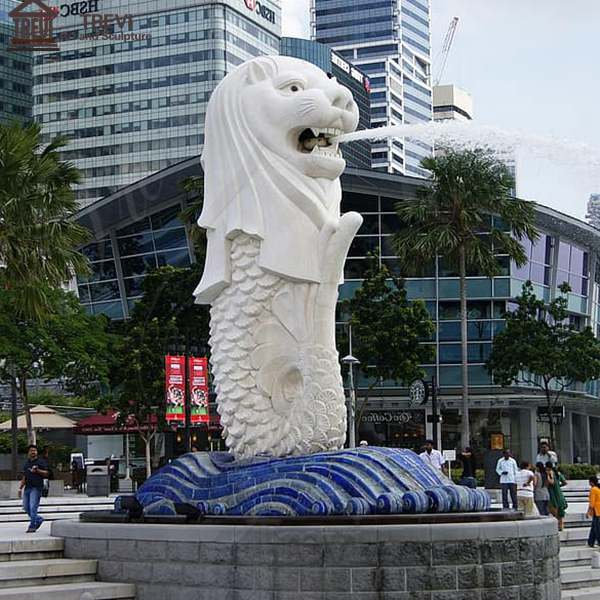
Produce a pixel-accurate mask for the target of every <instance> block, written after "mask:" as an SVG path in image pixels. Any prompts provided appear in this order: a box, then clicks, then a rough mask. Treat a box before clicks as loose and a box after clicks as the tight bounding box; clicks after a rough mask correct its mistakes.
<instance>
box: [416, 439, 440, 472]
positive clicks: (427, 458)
mask: <svg viewBox="0 0 600 600" xmlns="http://www.w3.org/2000/svg"><path fill="white" fill-rule="evenodd" d="M419 456H420V457H421V460H422V461H423V462H424V463H426V464H428V465H429V466H430V467H433V468H434V469H435V470H436V471H444V472H445V465H446V459H445V458H444V455H443V454H442V453H441V452H440V451H439V450H436V449H435V448H434V447H433V440H427V441H426V442H425V452H421V454H419Z"/></svg>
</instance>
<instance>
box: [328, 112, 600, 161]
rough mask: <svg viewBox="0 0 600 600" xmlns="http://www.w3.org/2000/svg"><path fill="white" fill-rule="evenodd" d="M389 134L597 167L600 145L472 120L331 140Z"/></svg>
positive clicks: (366, 131) (394, 128) (370, 131)
mask: <svg viewBox="0 0 600 600" xmlns="http://www.w3.org/2000/svg"><path fill="white" fill-rule="evenodd" d="M391 137H399V138H412V139H418V140H420V141H422V142H425V143H427V144H431V145H432V146H434V145H435V146H436V147H451V148H454V149H458V150H474V149H475V148H485V149H487V150H489V151H491V152H493V153H494V154H496V155H497V156H498V157H499V158H514V157H515V155H516V153H517V152H523V151H524V152H526V153H527V156H533V157H536V158H542V159H546V160H550V161H552V162H558V163H561V164H563V165H572V166H576V167H592V168H600V149H599V148H595V147H593V146H590V145H589V144H584V143H579V142H574V141H572V140H565V139H560V138H556V137H552V136H540V135H532V134H527V133H523V132H520V131H509V130H504V129H500V128H497V127H491V126H487V125H479V124H476V123H473V122H465V123H459V122H453V121H449V122H442V123H436V122H429V123H421V124H412V125H391V126H387V127H376V128H373V129H363V130H360V131H355V132H354V133H346V134H344V135H340V136H338V137H336V138H332V139H331V142H338V143H347V142H353V141H356V140H383V139H387V138H391Z"/></svg>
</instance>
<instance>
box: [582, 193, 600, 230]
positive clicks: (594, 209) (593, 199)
mask: <svg viewBox="0 0 600 600" xmlns="http://www.w3.org/2000/svg"><path fill="white" fill-rule="evenodd" d="M585 218H586V219H587V222H588V223H589V224H590V225H592V227H596V228H597V229H600V194H590V199H589V200H588V203H587V214H586V215H585Z"/></svg>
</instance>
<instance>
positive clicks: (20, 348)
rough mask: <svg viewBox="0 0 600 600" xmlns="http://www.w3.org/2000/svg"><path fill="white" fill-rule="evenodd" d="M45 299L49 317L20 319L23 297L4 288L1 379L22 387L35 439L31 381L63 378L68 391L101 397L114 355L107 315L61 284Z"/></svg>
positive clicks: (0, 309)
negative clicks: (95, 312) (88, 310)
mask: <svg viewBox="0 0 600 600" xmlns="http://www.w3.org/2000/svg"><path fill="white" fill-rule="evenodd" d="M44 298H45V303H46V306H47V307H48V309H49V312H48V314H47V315H46V316H45V318H44V320H42V321H39V320H37V319H35V318H33V319H26V318H24V317H19V318H17V319H15V314H18V311H17V309H16V307H15V303H16V302H18V298H17V297H16V294H14V293H13V291H12V290H7V289H2V288H1V287H0V357H1V358H2V362H0V380H2V381H4V382H7V383H10V384H11V385H13V386H16V387H17V389H18V393H19V395H20V398H21V401H22V403H23V407H24V409H25V416H26V420H27V434H28V438H29V441H30V443H35V431H34V430H33V427H32V422H31V414H30V412H29V408H30V398H29V388H28V382H29V381H30V380H31V379H34V378H37V379H43V380H46V381H49V380H51V379H60V380H62V382H63V385H64V386H65V389H66V390H67V391H69V392H72V393H74V394H77V395H79V396H82V397H85V398H91V397H96V396H97V395H98V393H99V385H100V384H101V383H103V382H106V381H107V380H108V372H109V363H110V361H111V359H112V357H111V355H110V353H109V336H108V334H107V333H106V319H105V318H104V317H93V316H91V315H88V314H87V313H86V312H85V310H84V309H83V307H82V306H81V304H80V303H79V300H78V299H77V298H76V297H75V295H74V294H72V293H69V292H65V291H64V290H62V289H46V290H44Z"/></svg>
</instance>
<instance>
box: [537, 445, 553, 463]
mask: <svg viewBox="0 0 600 600" xmlns="http://www.w3.org/2000/svg"><path fill="white" fill-rule="evenodd" d="M540 462H541V463H542V464H543V465H545V464H546V463H549V462H551V463H552V466H553V467H556V465H558V455H557V454H556V452H554V451H553V450H551V449H550V444H549V443H548V442H542V443H541V444H540V451H539V452H538V455H537V456H536V457H535V463H536V464H537V463H540Z"/></svg>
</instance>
